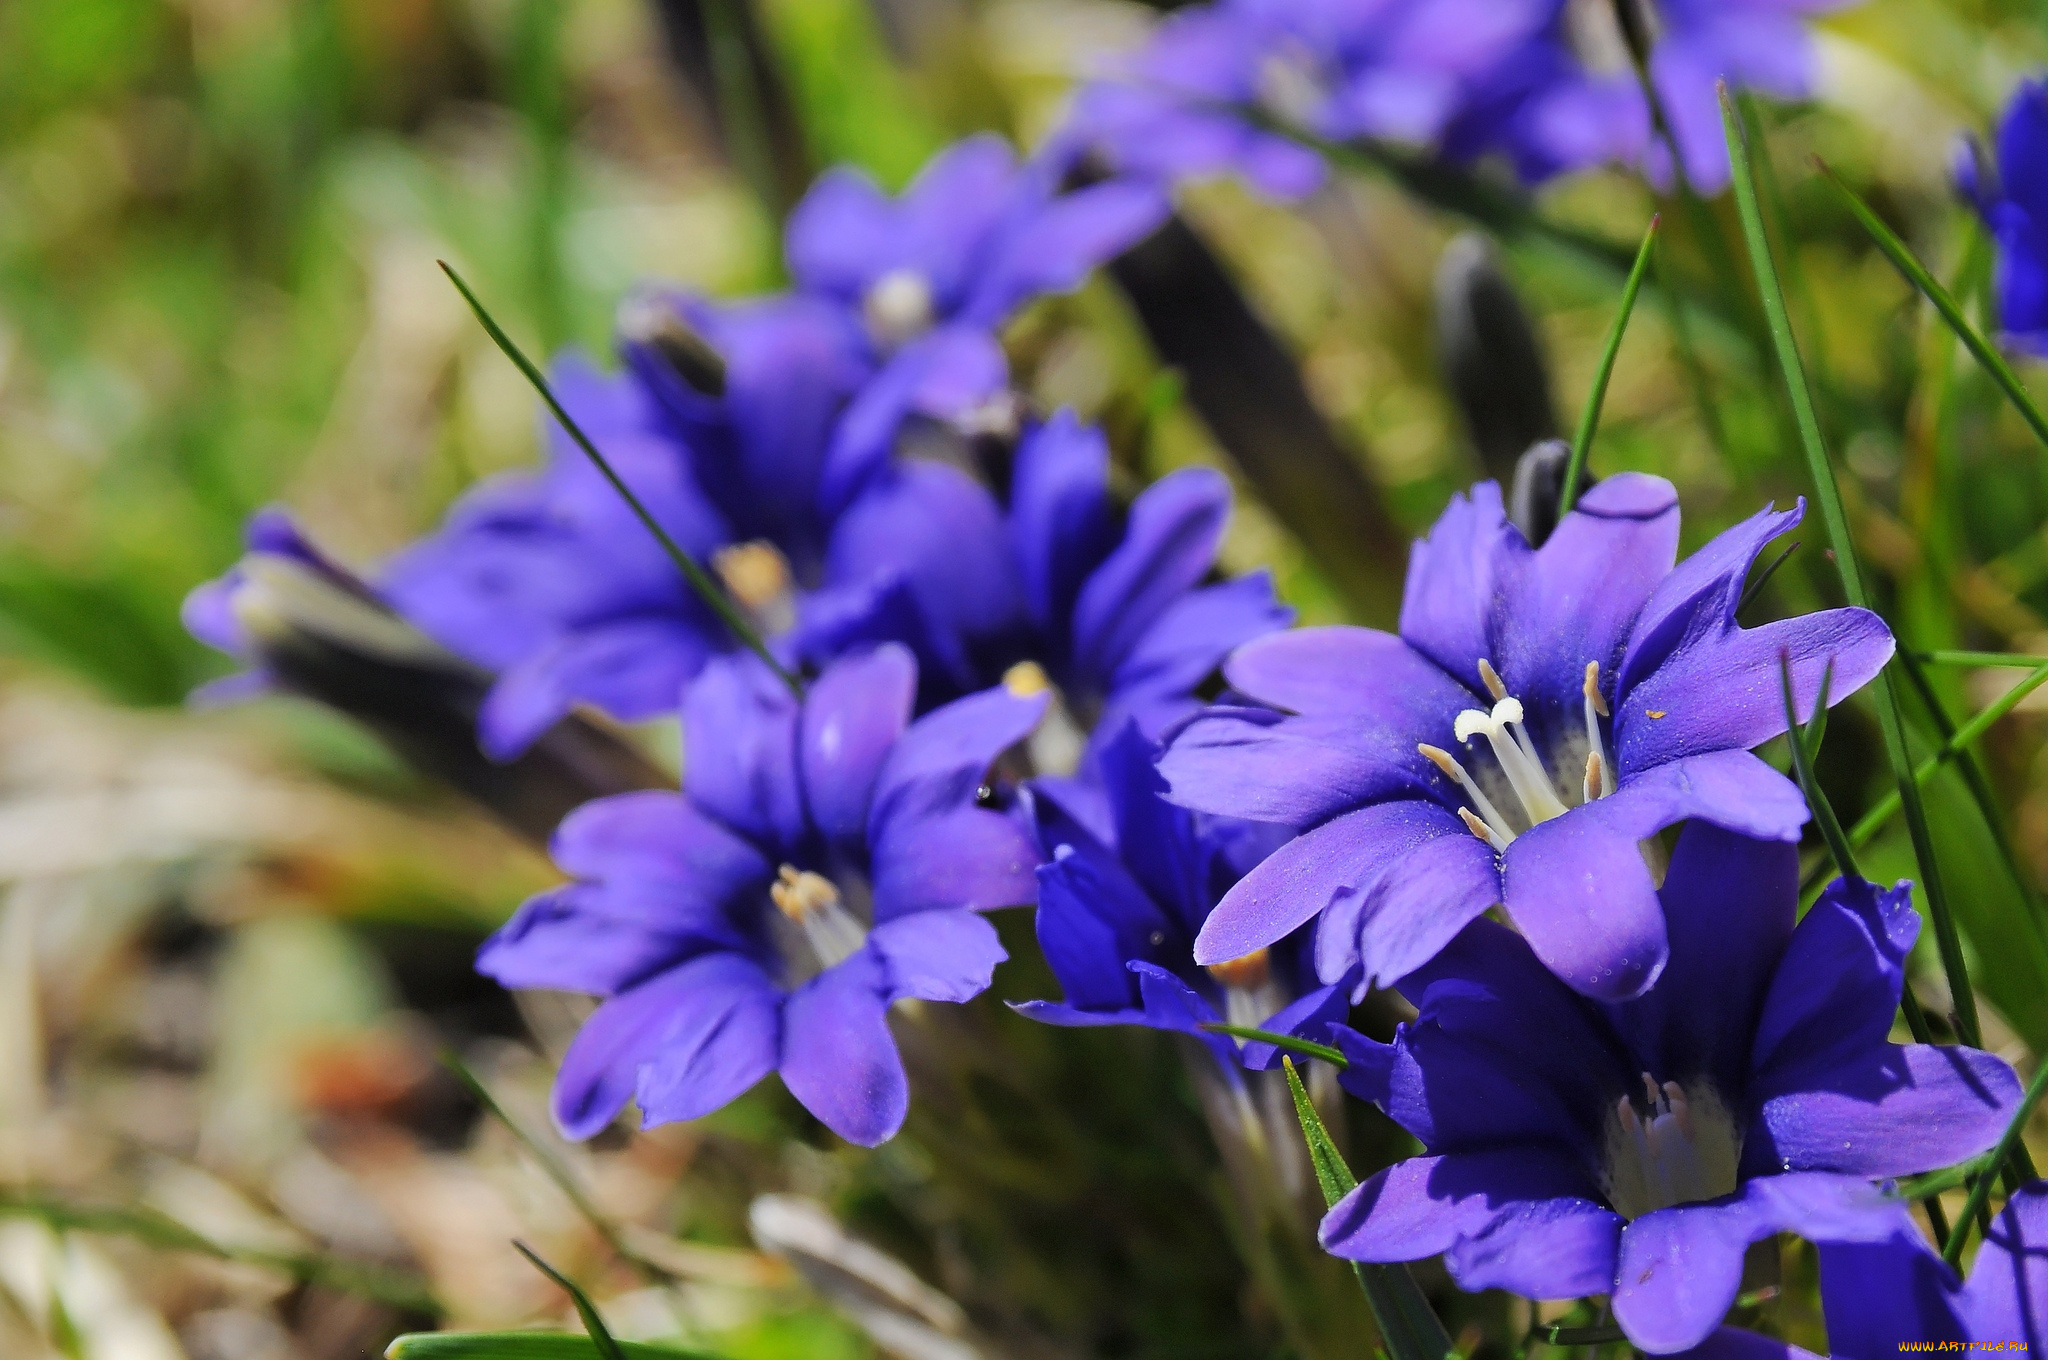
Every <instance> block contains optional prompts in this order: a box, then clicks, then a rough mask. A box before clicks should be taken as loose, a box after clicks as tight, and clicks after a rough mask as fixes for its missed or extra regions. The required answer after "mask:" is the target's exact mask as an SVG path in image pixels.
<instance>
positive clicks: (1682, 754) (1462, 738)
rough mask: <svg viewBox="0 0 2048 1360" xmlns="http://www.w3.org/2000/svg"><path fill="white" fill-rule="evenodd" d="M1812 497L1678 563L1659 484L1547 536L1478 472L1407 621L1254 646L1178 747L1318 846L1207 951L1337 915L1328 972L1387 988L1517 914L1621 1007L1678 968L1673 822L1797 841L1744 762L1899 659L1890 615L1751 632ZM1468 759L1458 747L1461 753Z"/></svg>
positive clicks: (1586, 503) (1808, 619)
mask: <svg viewBox="0 0 2048 1360" xmlns="http://www.w3.org/2000/svg"><path fill="white" fill-rule="evenodd" d="M1802 512H1803V506H1795V507H1794V508H1793V509H1791V510H1786V511H1775V510H1771V509H1769V508H1766V509H1764V510H1763V511H1761V512H1759V513H1758V514H1756V515H1755V516H1753V517H1751V518H1750V519H1749V520H1747V521H1745V522H1744V523H1742V524H1739V525H1737V526H1735V527H1734V528H1732V529H1730V530H1728V531H1727V532H1725V533H1723V534H1721V535H1720V536H1719V537H1717V538H1715V539H1714V540H1713V541H1712V542H1710V543H1708V544H1707V545H1706V546H1705V547H1704V548H1702V549H1701V550H1700V551H1699V552H1697V553H1695V554H1693V556H1691V557H1690V558H1688V559H1686V560H1685V561H1684V562H1682V563H1678V564H1677V565H1676V567H1674V566H1673V559H1674V557H1675V556H1676V552H1677V546H1678V501H1677V496H1676V493H1674V492H1673V490H1672V488H1671V485H1670V483H1668V482H1665V481H1663V480H1662V479H1660V478H1655V477H1646V476H1643V475H1640V474H1636V473H1623V474H1620V475H1618V476H1614V477H1610V478H1608V479H1606V480H1605V481H1602V482H1601V483H1599V485H1597V486H1595V487H1593V488H1592V489H1591V490H1589V491H1588V492H1587V493H1586V494H1585V495H1584V496H1583V497H1581V498H1580V500H1579V503H1578V505H1577V506H1576V507H1575V508H1574V509H1573V511H1572V513H1571V514H1569V515H1567V516H1566V517H1565V519H1564V521H1563V523H1561V524H1560V525H1559V526H1558V528H1557V530H1556V532H1555V533H1553V534H1552V535H1551V537H1550V538H1549V539H1548V540H1546V541H1545V543H1544V545H1543V546H1542V547H1541V548H1540V549H1532V548H1531V547H1529V545H1528V543H1527V541H1526V540H1524V539H1523V537H1522V535H1521V532H1520V531H1519V530H1517V529H1515V528H1514V527H1513V526H1512V525H1510V524H1509V523H1508V522H1507V520H1506V518H1505V516H1504V515H1503V514H1502V511H1501V500H1500V491H1499V488H1497V487H1496V486H1494V485H1493V484H1492V483H1490V482H1489V483H1483V484H1481V485H1479V486H1477V487H1475V488H1474V489H1473V492H1472V494H1471V496H1470V498H1469V499H1468V498H1466V497H1463V496H1460V497H1458V498H1456V499H1454V500H1453V501H1452V502H1451V505H1450V507H1449V508H1448V509H1447V510H1446V511H1445V512H1444V515H1443V518H1442V519H1440V520H1438V521H1437V524H1436V527H1435V528H1434V529H1432V530H1431V531H1430V535H1429V537H1428V538H1426V539H1424V540H1422V541H1421V542H1419V543H1417V544H1416V545H1415V548H1414V551H1413V554H1412V556H1411V557H1410V560H1409V567H1408V582H1407V588H1406V595H1405V598H1404V599H1403V602H1402V607H1401V621H1400V633H1399V635H1398V636H1397V635H1394V634H1390V633H1381V632H1376V631H1372V630H1369V629H1364V628H1312V629H1305V630H1300V631H1296V632H1289V633H1276V634H1273V635H1271V636H1269V637H1265V638H1261V639H1259V640H1257V641H1255V642H1252V643H1249V644H1247V645H1246V646H1244V647H1243V648H1241V649H1239V650H1238V652H1237V653H1236V654H1235V655H1233V656H1232V657H1231V659H1230V660H1229V661H1228V662H1227V663H1226V664H1225V667H1224V674H1225V675H1226V677H1227V678H1228V679H1229V680H1230V683H1231V684H1232V685H1233V686H1235V687H1236V689H1237V690H1239V691H1240V692H1242V693H1243V694H1246V695H1249V696H1250V697H1251V699H1252V700H1254V701H1256V702H1258V703H1261V704H1265V705H1270V707H1269V708H1224V709H1217V710H1213V711H1211V712H1209V713H1207V714H1204V715H1202V716H1199V717H1197V718H1195V719H1194V720H1193V721H1192V722H1190V723H1189V724H1188V725H1187V726H1186V727H1185V728H1184V729H1183V730H1182V731H1181V732H1180V733H1179V734H1178V735H1177V736H1175V737H1174V738H1173V741H1172V744H1171V746H1170V748H1169V749H1168V751H1167V753H1166V756H1165V759H1164V761H1163V763H1162V766H1161V769H1162V771H1163V773H1164V774H1165V776H1166V779H1167V782H1168V784H1169V785H1170V786H1171V788H1172V796H1173V797H1174V799H1175V801H1177V802H1181V803H1183V804H1185V805H1187V806H1189V807H1194V808H1199V809H1202V810H1204V811H1209V812H1216V813H1222V814H1225V815H1231V816H1239V817H1249V818H1253V819H1255V820H1258V821H1271V822H1282V823H1286V824H1289V825H1293V826H1299V827H1302V828H1304V829H1305V834H1304V835H1303V836H1302V837H1301V838H1300V839H1299V840H1296V841H1294V842H1293V843H1292V844H1290V845H1288V846H1287V847H1286V848H1285V849H1283V850H1281V851H1279V852H1278V853H1277V854H1275V855H1274V856H1273V857H1272V858H1270V859H1268V860H1267V861H1266V862H1265V863H1263V864H1261V865H1260V866H1259V867H1258V868H1257V869H1256V870H1254V871H1253V872H1252V873H1250V874H1249V875H1247V876H1246V877H1245V879H1244V881H1243V882H1241V883H1239V884H1238V885H1237V887H1235V888H1234V889H1232V890H1231V892H1230V895H1229V896H1228V897H1226V898H1225V899H1224V900H1223V903H1222V905H1221V906H1219V907H1218V908H1217V909H1216V911H1215V913H1214V914H1213V915H1212V916H1211V917H1210V918H1209V923H1208V925H1207V926H1206V927H1204V929H1203V931H1202V935H1201V938H1200V939H1199V940H1198V941H1197V942H1196V947H1195V957H1196V958H1197V959H1198V960H1200V961H1203V962H1216V961H1220V960H1223V959H1232V958H1236V957H1238V956H1239V955H1241V954H1245V953H1248V952H1250V951H1251V950H1253V949H1256V948H1258V947H1259V946H1260V945H1262V944H1270V943H1271V942H1273V941H1274V940H1277V939H1279V938H1280V937H1281V936H1283V935H1286V934H1287V933H1288V932H1289V931H1292V930H1294V929H1295V928H1296V927H1297V926H1299V925H1301V924H1302V923H1303V922H1305V921H1307V920H1309V919H1310V918H1311V917H1314V916H1317V915H1318V914H1319V913H1320V914H1321V920H1320V921H1319V922H1318V933H1317V944H1316V949H1317V963H1318V968H1319V971H1320V972H1321V975H1322V977H1323V978H1324V980H1325V981H1329V980H1331V979H1334V978H1336V977H1338V976H1341V975H1342V974H1343V973H1345V972H1347V971H1348V970H1349V969H1350V968H1351V966H1352V964H1353V963H1356V962H1362V963H1363V964H1364V966H1365V969H1366V972H1367V975H1368V977H1369V978H1372V979H1376V980H1378V981H1380V982H1382V983H1386V982H1391V981H1393V980H1394V979H1397V978H1400V977H1402V976H1404V975H1405V974H1407V973H1409V972H1411V971H1413V970H1414V969H1416V968H1418V967H1420V966H1421V965H1422V964H1423V963H1425V962H1427V961H1428V959H1429V958H1430V956H1431V955H1432V954H1434V953H1435V952H1436V950H1437V949H1439V948H1440V947H1442V946H1443V945H1444V944H1446V943H1447V942H1448V941H1449V940H1450V939H1451V938H1452V937H1453V936H1454V935H1456V934H1457V933H1458V931H1459V930H1460V929H1462V928H1463V927H1464V925H1465V924H1466V923H1467V922H1468V921H1471V920H1472V919H1473V918H1474V917H1476V916H1478V915H1479V914H1480V913H1481V912H1483V911H1485V910H1486V909H1487V908H1488V907H1490V906H1492V905H1494V904H1495V903H1499V904H1502V905H1503V906H1504V907H1505V908H1506V911H1507V914H1508V915H1509V917H1511V918H1512V919H1513V921H1514V923H1515V925H1516V926H1517V927H1518V928H1519V929H1520V930H1521V931H1522V932H1523V933H1524V934H1525V935H1527V937H1528V939H1529V943H1530V944H1531V945H1532V946H1533V947H1534V949H1535V951H1536V953H1537V955H1538V956H1539V957H1541V958H1542V959H1543V961H1544V962H1545V963H1546V964H1548V965H1549V966H1550V967H1551V968H1552V969H1553V970H1555V971H1556V972H1557V974H1558V976H1559V977H1561V978H1563V979H1564V980H1565V981H1566V982H1568V983H1570V984H1571V985H1572V986H1573V987H1575V988H1577V989H1578V990H1580V991H1581V992H1584V993H1586V994H1587V995H1589V996H1597V997H1601V998H1604V999H1608V1000H1622V999H1626V998H1628V997H1632V996H1636V995H1639V994H1641V993H1642V992H1643V991H1645V990H1646V989H1647V988H1649V986H1650V985H1651V984H1652V983H1654V982H1655V981H1656V980H1657V975H1658V973H1659V972H1660V971H1661V970H1662V969H1663V967H1664V961H1665V953H1666V947H1665V934H1666V925H1665V919H1664V912H1663V909H1662V908H1661V907H1660V906H1659V904H1658V900H1657V892H1656V888H1657V885H1658V883H1659V882H1660V880H1661V869H1660V867H1659V865H1658V863H1656V862H1655V861H1659V860H1661V854H1660V852H1659V851H1658V849H1657V847H1656V845H1655V844H1654V843H1651V842H1652V840H1653V838H1654V837H1655V836H1656V835H1657V833H1658V832H1660V831H1662V830H1663V829H1664V828H1666V827H1669V826H1673V825H1675V824H1677V823H1678V822H1681V821H1684V820H1686V819H1688V818H1691V819H1696V820H1701V821H1706V822H1711V823H1713V824H1715V825H1718V826H1723V827H1726V828H1727V829H1729V830H1731V831H1739V832H1742V833H1743V834H1745V835H1750V836H1759V837H1763V838H1765V839H1769V840H1777V841H1783V842H1788V843H1789V842H1793V841H1796V840H1797V839H1798V836H1799V829H1800V827H1801V826H1802V825H1803V824H1804V823H1805V821H1806V816H1807V814H1806V805H1805V802H1804V801H1803V800H1802V799H1801V798H1800V796H1799V791H1798V789H1797V788H1795V787H1794V786H1793V785H1792V783H1791V782H1790V781H1789V780H1787V779H1785V778H1784V777H1783V776H1782V775H1780V774H1778V773H1777V772H1776V771H1774V770H1772V769H1771V768H1770V767H1769V766H1768V765H1766V764H1764V762H1763V761H1761V760H1759V759H1758V758H1757V757H1756V756H1754V755H1752V754H1750V748H1751V747H1753V746H1756V745H1759V744H1760V743H1762V742H1764V741H1766V740H1768V739H1770V738H1771V737H1773V736H1776V735H1778V734H1779V733H1781V732H1783V731H1784V730H1785V706H1784V700H1783V697H1782V690H1781V683H1780V658H1781V656H1786V655H1788V654H1789V658H1790V661H1791V665H1792V678H1793V688H1794V691H1795V694H1796V696H1797V703H1798V708H1799V711H1800V713H1801V715H1802V718H1803V717H1804V716H1805V715H1806V714H1807V712H1808V711H1809V710H1811V708H1812V707H1813V705H1814V702H1815V699H1816V697H1817V694H1818V691H1819V689H1820V684H1821V677H1822V674H1823V672H1824V671H1825V670H1826V669H1827V668H1828V667H1829V666H1830V665H1832V666H1833V682H1832V690H1831V694H1832V696H1833V697H1834V698H1835V699H1837V700H1839V699H1840V698H1842V697H1844V696H1846V695H1848V694H1849V693H1851V692H1852V691H1854V690H1855V689H1856V688H1857V687H1859V686H1860V685H1862V684H1863V683H1864V682H1865V681H1867V680H1869V679H1870V677H1871V676H1873V675H1875V674H1876V673H1877V672H1878V670H1879V669H1880V668H1881V667H1882V666H1883V665H1884V663H1885V661H1886V660H1887V659H1888V658H1889V657H1890V656H1891V652H1892V639H1891V634H1890V633H1889V632H1888V631H1887V630H1886V628H1885V626H1884V623H1883V622H1882V621H1881V620H1880V619H1878V617H1877V616H1876V615H1874V614H1871V613H1869V612H1868V611H1866V610H1860V609H1833V610H1825V611H1823V612H1820V613H1817V614H1811V615H1807V616H1805V617H1802V618H1794V619H1785V620H1780V621H1778V622H1775V623H1769V624H1765V625H1763V626H1762V627H1758V628H1747V629H1746V628H1742V627H1740V626H1738V625H1737V623H1736V619H1735V610H1736V605H1737V603H1738V602H1739V601H1740V599H1741V597H1742V589H1743V578H1744V576H1745V575H1746V573H1747V572H1748V570H1749V566H1750V564H1751V562H1753V561H1754V560H1755V558H1756V555H1757V553H1758V552H1759V551H1760V550H1761V549H1762V548H1763V546H1764V544H1766V543H1768V542H1769V541H1770V540H1771V539H1773V538H1775V537H1777V536H1778V535H1779V534H1782V533H1784V532H1785V531H1786V530H1788V529H1790V528H1791V527H1792V526H1793V525H1794V524H1797V523H1798V522H1799V518H1800V515H1801V514H1802ZM1453 751H1460V754H1459V755H1453V754H1452V752H1453Z"/></svg>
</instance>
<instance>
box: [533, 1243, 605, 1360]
mask: <svg viewBox="0 0 2048 1360" xmlns="http://www.w3.org/2000/svg"><path fill="white" fill-rule="evenodd" d="M512 1245H513V1246H514V1247H516V1248H518V1251H519V1254H520V1255H521V1256H524V1257H525V1258H526V1259H527V1260H529V1261H531V1262H533V1265H534V1268H535V1269H536V1270H538V1271H540V1273H541V1274H543V1275H545V1276H547V1277H548V1278H549V1279H550V1280H553V1281H554V1282H555V1283H556V1284H558V1285H560V1286H561V1287H562V1289H563V1291H564V1292H566V1293H567V1294H568V1295H569V1297H570V1298H571V1299H573V1300H574V1301H575V1303H576V1316H578V1317H580V1318H582V1319H583V1326H584V1329H585V1330H586V1331H588V1332H589V1333H590V1340H591V1342H592V1344H593V1345H594V1346H595V1348H596V1351H597V1355H598V1360H626V1355H625V1352H624V1351H622V1350H620V1349H619V1343H618V1342H616V1341H614V1340H612V1334H611V1332H610V1330H609V1329H608V1328H606V1327H605V1325H604V1319H603V1318H602V1317H600V1316H599V1315H598V1311H597V1305H596V1304H594V1303H592V1302H591V1301H590V1295H588V1294H586V1293H584V1292H583V1290H582V1288H581V1286H579V1285H578V1284H577V1283H576V1282H575V1281H574V1280H572V1279H570V1278H569V1277H568V1276H567V1275H564V1274H563V1273H562V1272H561V1271H559V1270H556V1269H555V1268H554V1267H553V1266H551V1265H549V1264H548V1263H547V1262H546V1261H543V1260H542V1259H541V1258H540V1254H539V1253H538V1252H536V1251H534V1250H533V1248H531V1247H529V1246H527V1245H526V1244H525V1243H524V1242H514V1243H513V1244H512Z"/></svg>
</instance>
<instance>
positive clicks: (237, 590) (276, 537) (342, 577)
mask: <svg viewBox="0 0 2048 1360" xmlns="http://www.w3.org/2000/svg"><path fill="white" fill-rule="evenodd" d="M242 543H243V547H244V548H245V550H246V553H245V555H244V556H243V558H242V560H241V561H239V562H237V563H236V564H235V565H234V566H232V567H230V568H228V570H227V571H226V572H224V573H223V574H222V575H220V576H219V577H217V578H216V579H214V580H211V581H207V582H205V583H204V584H202V585H199V586H197V587H195V588H194V589H193V590H192V592H191V593H190V594H188V595H187V596H186V597H185V603H184V606H183V607H182V608H181V609H180V611H179V619H180V621H181V622H183V623H184V625H185V631H186V632H188V633H190V634H191V635H192V636H193V637H195V638H197V639H199V641H201V642H203V643H205V644H206V645H207V646H209V647H211V648H213V649H214V650H215V651H217V652H224V653H226V654H227V655H229V656H231V657H233V658H235V659H236V660H237V661H240V662H242V663H243V664H244V665H246V666H247V667H249V669H248V670H245V671H239V672H237V673H235V674H234V675H229V676H224V677H222V678H221V679H219V680H215V681H212V682H210V683H208V684H205V685H202V686H200V687H199V689H198V690H197V691H195V692H194V694H193V695H192V699H193V702H195V703H198V704H206V705H211V704H225V703H232V702H234V701H236V700H239V699H247V698H252V697H254V696H256V695H258V694H262V693H265V692H267V691H268V690H269V689H270V688H271V687H272V685H273V684H274V682H275V677H273V676H272V675H271V674H270V672H269V670H268V669H267V668H266V667H265V666H264V664H263V660H262V658H261V656H260V655H259V654H258V653H259V649H258V648H257V646H256V645H255V642H254V640H253V639H252V638H251V637H250V636H249V631H248V629H247V627H246V626H245V625H244V623H243V619H242V615H241V610H242V609H244V608H246V607H247V600H248V599H249V588H250V586H251V585H252V584H254V583H255V582H256V581H257V580H258V579H259V578H268V579H271V580H272V581H273V582H275V581H276V580H277V579H278V578H289V577H291V576H292V575H294V574H297V573H300V572H305V573H310V574H311V575H313V576H315V577H318V578H319V579H320V580H321V581H323V582H325V583H326V584H329V585H333V586H337V587H339V588H340V589H342V590H344V591H347V592H348V593H350V594H352V595H359V596H362V597H364V598H366V599H375V595H374V593H373V592H372V591H371V590H370V588H369V587H368V586H366V585H365V584H363V582H362V581H360V580H359V579H357V577H356V576H355V574H354V573H352V572H350V571H349V570H348V569H347V568H345V567H343V566H341V565H340V564H338V563H337V562H335V561H334V560H333V559H332V558H330V557H328V556H327V554H325V553H323V552H322V551H320V549H319V548H318V547H317V546H315V544H314V543H313V541H312V540H311V539H309V538H308V537H306V535H305V532H304V531H303V530H301V529H300V528H299V526H298V523H297V522H296V521H295V520H293V519H292V517H291V515H290V514H289V513H288V512H287V511H285V510H284V509H282V508H280V507H278V506H274V505H273V506H266V507H264V508H263V509H261V510H259V511H257V512H256V513H255V514H253V515H251V516H250V517H249V522H248V523H247V524H246V525H244V526H243V527H242Z"/></svg>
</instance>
